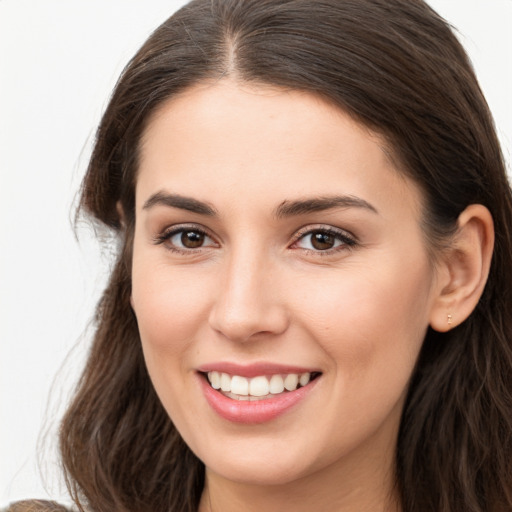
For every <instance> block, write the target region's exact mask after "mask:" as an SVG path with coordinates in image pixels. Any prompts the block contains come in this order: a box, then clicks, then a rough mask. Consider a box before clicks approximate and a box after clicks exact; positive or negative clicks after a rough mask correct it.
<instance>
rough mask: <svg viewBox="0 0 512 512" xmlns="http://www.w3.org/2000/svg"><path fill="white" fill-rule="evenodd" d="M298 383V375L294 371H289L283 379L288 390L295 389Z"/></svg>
mask: <svg viewBox="0 0 512 512" xmlns="http://www.w3.org/2000/svg"><path fill="white" fill-rule="evenodd" d="M298 383H299V376H298V375H297V374H296V373H290V374H289V375H287V376H286V378H285V379H284V387H285V389H287V390H288V391H295V390H296V389H297V384H298Z"/></svg>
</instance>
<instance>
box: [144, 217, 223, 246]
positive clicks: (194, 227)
mask: <svg viewBox="0 0 512 512" xmlns="http://www.w3.org/2000/svg"><path fill="white" fill-rule="evenodd" d="M183 231H196V232H198V233H201V234H202V235H205V236H206V237H208V238H210V239H211V240H212V241H213V242H214V243H215V245H218V242H217V241H216V239H215V237H214V236H213V235H212V233H211V232H210V231H209V230H208V229H206V228H205V227H204V226H201V225H200V224H194V223H185V224H173V225H172V226H168V227H166V228H165V229H163V230H162V231H161V232H160V233H158V234H157V235H156V236H154V237H153V243H154V244H155V245H161V244H166V242H169V240H170V239H171V238H172V237H173V236H174V235H177V234H178V233H181V232H183ZM210 247H212V245H206V246H202V247H197V248H195V249H189V248H184V247H177V246H175V245H172V246H171V245H168V246H167V248H168V249H169V250H173V251H176V252H181V253H188V252H197V251H200V250H204V249H208V248H210Z"/></svg>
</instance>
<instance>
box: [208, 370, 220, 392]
mask: <svg viewBox="0 0 512 512" xmlns="http://www.w3.org/2000/svg"><path fill="white" fill-rule="evenodd" d="M208 380H209V381H210V384H211V385H212V388H213V389H220V374H219V372H210V373H209V374H208Z"/></svg>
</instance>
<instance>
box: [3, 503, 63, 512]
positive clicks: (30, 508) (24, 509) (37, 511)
mask: <svg viewBox="0 0 512 512" xmlns="http://www.w3.org/2000/svg"><path fill="white" fill-rule="evenodd" d="M0 512H72V511H71V509H69V508H66V507H64V506H62V505H59V504H58V503H56V502H55V501H43V500H25V501H17V502H15V503H11V504H10V505H8V506H7V507H6V508H2V510H0Z"/></svg>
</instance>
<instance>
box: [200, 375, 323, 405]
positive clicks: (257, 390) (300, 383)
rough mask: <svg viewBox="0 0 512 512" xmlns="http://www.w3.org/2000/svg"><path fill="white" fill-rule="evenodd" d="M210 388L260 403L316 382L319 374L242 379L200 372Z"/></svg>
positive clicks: (231, 397) (233, 396)
mask: <svg viewBox="0 0 512 512" xmlns="http://www.w3.org/2000/svg"><path fill="white" fill-rule="evenodd" d="M201 374H202V375H203V377H204V378H205V379H206V381H207V382H208V384H209V385H210V387H211V388H212V389H214V390H216V391H218V392H220V393H221V394H222V395H224V396H225V397H227V398H230V399H232V400H239V401H249V402H254V401H260V400H268V399H272V398H278V397H280V396H283V395H287V394H289V393H291V392H293V391H297V390H298V389H300V388H304V387H306V386H307V385H308V384H309V383H310V382H313V381H314V380H316V379H317V378H318V377H319V376H320V375H321V373H320V372H301V373H275V374H272V375H256V376H254V377H251V378H249V377H243V376H241V375H232V374H229V373H225V372H221V371H216V370H213V371H209V372H201Z"/></svg>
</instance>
